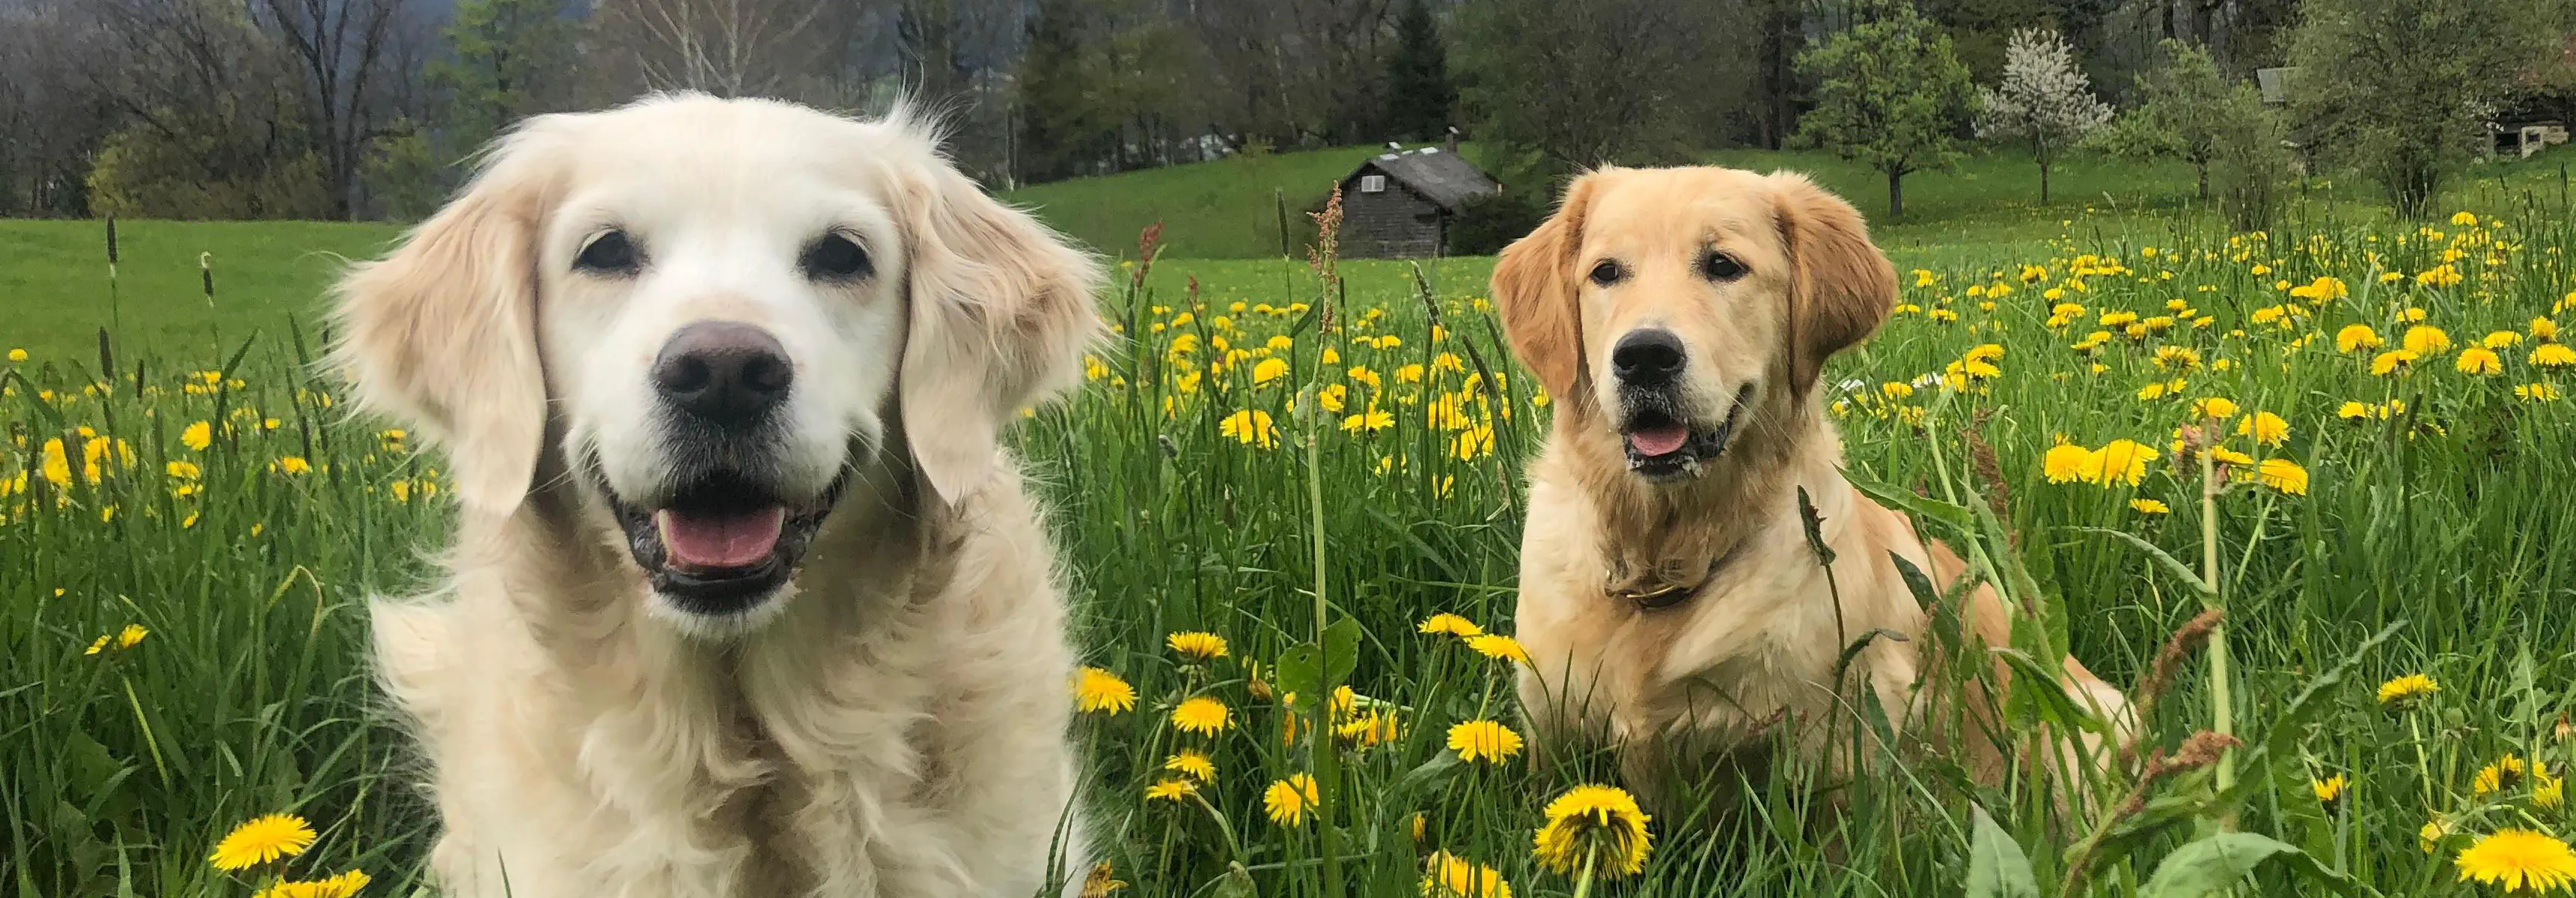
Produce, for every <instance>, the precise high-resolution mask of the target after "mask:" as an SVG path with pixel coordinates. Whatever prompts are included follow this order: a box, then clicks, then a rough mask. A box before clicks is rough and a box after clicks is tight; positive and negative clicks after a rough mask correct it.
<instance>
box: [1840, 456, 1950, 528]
mask: <svg viewBox="0 0 2576 898" xmlns="http://www.w3.org/2000/svg"><path fill="white" fill-rule="evenodd" d="M1843 480H1845V481H1848V482H1849V483H1850V484H1851V485H1852V488H1853V489H1856V490H1859V491H1860V492H1861V495H1864V496H1868V497H1870V498H1871V499H1875V500H1877V501H1878V504H1880V505H1885V506H1888V507H1890V508H1897V509H1902V510H1903V511H1905V512H1906V513H1907V514H1911V515H1914V516H1916V517H1923V518H1930V519H1932V520H1935V521H1940V522H1941V523H1944V524H1948V525H1950V526H1952V527H1956V528H1958V529H1961V530H1966V529H1968V528H1969V527H1971V526H1974V524H1975V523H1976V520H1975V518H1973V517H1971V516H1970V515H1969V514H1968V509H1967V507H1966V506H1962V505H1953V504H1951V503H1948V502H1943V501H1941V500H1939V499H1934V498H1930V497H1927V496H1917V495H1915V494H1914V492H1913V491H1912V490H1901V489H1897V488H1896V487H1893V486H1889V485H1887V484H1884V483H1880V482H1878V481H1875V480H1871V479H1869V478H1867V477H1862V476H1860V475H1859V474H1855V473H1853V472H1851V471H1848V470H1846V471H1844V472H1843Z"/></svg>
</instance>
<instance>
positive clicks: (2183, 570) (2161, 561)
mask: <svg viewBox="0 0 2576 898" xmlns="http://www.w3.org/2000/svg"><path fill="white" fill-rule="evenodd" d="M2063 529H2066V530H2075V531H2080V532H2084V533H2103V534H2109V535H2111V536H2114V537H2118V538H2119V540H2120V541H2121V542H2125V543H2128V544H2129V545H2132V546H2136V547H2137V548H2138V550H2139V551H2141V552H2145V553H2147V557H2149V558H2152V559H2154V560H2155V562H2156V565H2157V566H2159V567H2162V568H2164V569H2165V573H2168V574H2172V575H2173V576H2174V579H2176V580H2180V581H2182V582H2183V584H2184V585H2187V586H2190V587H2191V590H2192V591H2193V592H2196V593H2199V594H2201V595H2204V596H2210V595H2217V592H2216V591H2214V590H2212V589H2210V588H2209V584H2208V583H2206V582H2203V581H2202V580H2201V579H2200V575H2199V574H2195V573H2192V571H2191V566H2190V565H2187V564H2184V563H2182V560H2181V559H2179V558H2175V557H2173V556H2172V555H2168V554H2166V553H2165V550H2163V549H2159V548H2156V544H2155V543H2151V542H2148V541H2146V540H2144V539H2141V538H2139V537H2138V535H2137V534H2134V533H2130V532H2128V531H2125V530H2113V529H2111V528H2108V527H2066V528H2063Z"/></svg>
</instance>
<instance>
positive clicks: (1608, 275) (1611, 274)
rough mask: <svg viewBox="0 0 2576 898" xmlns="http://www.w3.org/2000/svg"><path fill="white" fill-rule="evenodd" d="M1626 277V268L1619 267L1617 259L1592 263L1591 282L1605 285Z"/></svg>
mask: <svg viewBox="0 0 2576 898" xmlns="http://www.w3.org/2000/svg"><path fill="white" fill-rule="evenodd" d="M1627 277H1628V269H1625V268H1621V267H1619V260H1617V259H1603V260H1601V261H1599V262H1595V263H1592V282H1593V283H1595V284H1599V285H1601V286H1604V287H1607V286H1610V285H1612V284H1616V283H1618V282H1620V281H1621V280H1624V279H1626V278H1627Z"/></svg>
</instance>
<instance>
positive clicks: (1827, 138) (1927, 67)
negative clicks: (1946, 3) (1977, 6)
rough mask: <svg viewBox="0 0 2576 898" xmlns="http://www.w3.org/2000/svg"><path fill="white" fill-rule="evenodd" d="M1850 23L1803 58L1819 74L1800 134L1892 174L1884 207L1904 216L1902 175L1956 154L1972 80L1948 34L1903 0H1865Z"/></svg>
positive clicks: (1811, 73) (1938, 165) (1942, 163)
mask: <svg viewBox="0 0 2576 898" xmlns="http://www.w3.org/2000/svg"><path fill="white" fill-rule="evenodd" d="M1854 15H1855V18H1856V21H1855V22H1854V23H1853V24H1852V26H1851V27H1849V28H1846V29H1844V30H1843V31H1841V32H1839V33H1837V34H1835V35H1834V36H1833V37H1831V38H1829V39H1827V40H1826V41H1825V43H1824V45H1823V46H1820V47H1817V48H1815V49H1813V50H1809V51H1807V52H1806V53H1803V54H1800V55H1799V57H1798V71H1799V72H1801V73H1803V74H1805V75H1807V76H1808V77H1809V78H1812V79H1814V80H1815V81H1816V91H1815V97H1816V108H1814V109H1813V110H1810V111H1808V113H1807V115H1806V117H1805V118H1803V119H1801V120H1799V122H1798V137H1799V141H1800V142H1801V143H1804V144H1807V145H1810V146H1817V147H1823V148H1825V149H1828V150H1832V151H1833V152H1834V153H1835V154H1837V155H1840V156H1842V157H1843V158H1846V159H1852V160H1857V161H1860V162H1864V163H1867V164H1868V165H1869V166H1870V167H1871V168H1875V169H1877V170H1878V171H1879V172H1880V173H1882V174H1885V175H1886V176H1887V214H1888V217H1889V218H1903V217H1904V216H1905V176H1906V175H1908V174H1912V173H1914V172H1917V171H1922V170H1924V169H1946V168H1948V167H1949V166H1950V165H1952V164H1954V163H1955V162H1957V160H1958V157H1959V138H1958V132H1959V126H1960V125H1961V124H1962V123H1963V122H1965V121H1966V120H1967V119H1968V117H1969V115H1970V114H1971V112H1972V111H1973V110H1974V109H1975V104H1976V98H1977V97H1976V87H1975V85H1973V84H1971V83H1970V82H1969V81H1968V69H1967V67H1966V66H1963V65H1960V64H1959V58H1958V56H1957V54H1956V53H1954V52H1952V50H1951V47H1950V39H1949V38H1948V37H1945V36H1942V35H1941V34H1940V33H1938V32H1937V31H1936V30H1935V29H1934V28H1933V27H1932V23H1931V22H1930V21H1929V20H1927V19H1925V18H1923V16H1922V14H1921V13H1918V12H1916V11H1915V10H1914V7H1913V5H1912V4H1910V3H1907V2H1905V0H1863V2H1861V3H1859V4H1856V7H1855V13H1854Z"/></svg>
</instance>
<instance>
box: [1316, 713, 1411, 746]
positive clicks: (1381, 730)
mask: <svg viewBox="0 0 2576 898" xmlns="http://www.w3.org/2000/svg"><path fill="white" fill-rule="evenodd" d="M1403 734H1404V731H1403V729H1402V728H1401V727H1400V726H1399V725H1398V724H1397V722H1396V719H1395V715H1394V714H1393V713H1390V712H1386V711H1380V710H1377V709H1374V708H1372V709H1370V710H1368V711H1367V712H1366V713H1362V714H1360V715H1359V716H1356V717H1353V718H1351V719H1350V720H1348V721H1344V722H1342V723H1340V724H1336V725H1334V727H1333V736H1334V737H1335V738H1338V739H1340V740H1342V741H1344V742H1348V743H1351V744H1352V745H1353V746H1355V747H1358V748H1374V747H1376V746H1379V745H1383V744H1386V743H1389V742H1393V741H1395V740H1396V738H1397V737H1399V736H1402V735H1403Z"/></svg>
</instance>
